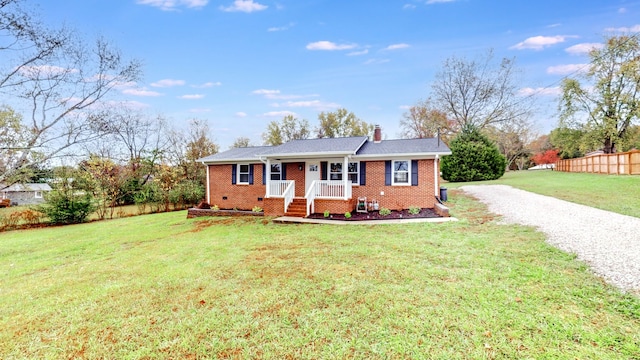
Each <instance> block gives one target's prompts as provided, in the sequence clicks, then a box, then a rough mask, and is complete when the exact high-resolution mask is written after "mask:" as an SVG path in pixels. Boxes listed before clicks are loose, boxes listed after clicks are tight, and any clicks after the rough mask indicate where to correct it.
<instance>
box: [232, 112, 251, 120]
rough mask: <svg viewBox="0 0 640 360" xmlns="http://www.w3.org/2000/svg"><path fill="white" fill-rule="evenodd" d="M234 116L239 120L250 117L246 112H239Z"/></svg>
mask: <svg viewBox="0 0 640 360" xmlns="http://www.w3.org/2000/svg"><path fill="white" fill-rule="evenodd" d="M234 116H235V117H238V118H243V117H247V116H248V115H247V113H246V112H242V111H238V112H237V113H235V114H234Z"/></svg>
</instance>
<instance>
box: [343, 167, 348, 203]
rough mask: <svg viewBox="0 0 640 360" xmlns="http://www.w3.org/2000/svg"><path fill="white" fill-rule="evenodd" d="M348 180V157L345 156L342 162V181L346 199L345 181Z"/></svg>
mask: <svg viewBox="0 0 640 360" xmlns="http://www.w3.org/2000/svg"><path fill="white" fill-rule="evenodd" d="M348 181H349V158H348V157H346V156H345V157H344V160H343V163H342V183H343V191H344V199H345V200H348V198H347V182H348Z"/></svg>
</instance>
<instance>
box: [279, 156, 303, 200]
mask: <svg viewBox="0 0 640 360" xmlns="http://www.w3.org/2000/svg"><path fill="white" fill-rule="evenodd" d="M284 165H285V166H286V167H287V170H286V172H287V174H286V175H287V178H286V179H285V180H294V181H295V182H296V190H295V195H294V196H296V197H304V195H305V194H304V163H303V162H296V163H287V164H284ZM300 166H302V170H300V169H299V167H300Z"/></svg>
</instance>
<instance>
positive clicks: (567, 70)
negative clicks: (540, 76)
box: [547, 64, 589, 75]
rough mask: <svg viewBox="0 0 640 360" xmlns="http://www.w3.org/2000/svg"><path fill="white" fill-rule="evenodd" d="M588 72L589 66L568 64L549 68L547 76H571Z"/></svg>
mask: <svg viewBox="0 0 640 360" xmlns="http://www.w3.org/2000/svg"><path fill="white" fill-rule="evenodd" d="M587 70H589V64H566V65H556V66H549V67H548V68H547V74H554V75H569V74H573V73H575V72H585V71H587Z"/></svg>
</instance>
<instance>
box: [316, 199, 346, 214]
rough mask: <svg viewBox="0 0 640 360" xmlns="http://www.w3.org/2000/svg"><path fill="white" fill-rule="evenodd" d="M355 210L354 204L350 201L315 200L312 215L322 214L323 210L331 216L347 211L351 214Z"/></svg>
mask: <svg viewBox="0 0 640 360" xmlns="http://www.w3.org/2000/svg"><path fill="white" fill-rule="evenodd" d="M355 208H356V202H355V200H354V199H351V200H326V199H316V200H315V202H314V209H313V211H314V213H317V214H322V213H323V212H324V211H325V210H329V212H330V213H332V214H344V213H346V212H347V211H350V212H353V211H354V209H355Z"/></svg>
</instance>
